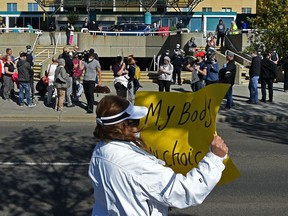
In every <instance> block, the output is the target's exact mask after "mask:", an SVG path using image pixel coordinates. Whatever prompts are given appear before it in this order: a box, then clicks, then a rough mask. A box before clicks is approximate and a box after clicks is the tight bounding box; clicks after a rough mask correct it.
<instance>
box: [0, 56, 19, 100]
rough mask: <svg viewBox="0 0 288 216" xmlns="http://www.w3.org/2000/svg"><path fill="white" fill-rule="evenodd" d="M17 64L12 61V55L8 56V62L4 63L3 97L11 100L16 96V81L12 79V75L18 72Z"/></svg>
mask: <svg viewBox="0 0 288 216" xmlns="http://www.w3.org/2000/svg"><path fill="white" fill-rule="evenodd" d="M15 69H16V65H15V63H14V62H13V61H12V57H11V56H9V55H8V56H6V63H5V64H4V71H5V73H4V75H3V86H4V88H3V99H4V100H9V99H10V98H11V99H12V98H13V97H14V83H13V80H12V75H13V74H14V73H16V71H15Z"/></svg>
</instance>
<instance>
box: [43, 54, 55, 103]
mask: <svg viewBox="0 0 288 216" xmlns="http://www.w3.org/2000/svg"><path fill="white" fill-rule="evenodd" d="M57 66H58V59H57V58H56V57H53V58H52V63H51V64H49V65H48V69H47V76H48V96H47V101H46V102H47V105H48V106H49V105H50V104H51V98H52V94H53V90H54V78H55V71H56V68H57Z"/></svg>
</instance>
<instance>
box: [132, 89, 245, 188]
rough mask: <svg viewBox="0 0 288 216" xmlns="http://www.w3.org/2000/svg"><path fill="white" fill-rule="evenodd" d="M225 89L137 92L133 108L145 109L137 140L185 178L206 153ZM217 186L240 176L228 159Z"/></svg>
mask: <svg viewBox="0 0 288 216" xmlns="http://www.w3.org/2000/svg"><path fill="white" fill-rule="evenodd" d="M228 88H229V85H227V84H213V85H209V86H207V87H205V88H203V89H201V90H200V91H197V92H169V93H166V92H144V91H143V92H141V91H139V92H137V95H136V99H135V105H141V106H146V107H148V109H149V111H148V115H147V117H146V118H144V119H142V120H141V127H142V126H143V129H142V130H141V138H142V140H143V141H144V142H145V143H146V145H147V146H148V148H149V150H150V152H151V153H152V154H153V155H155V156H156V157H157V158H160V159H162V160H164V161H165V162H166V165H167V166H169V167H171V168H172V169H173V170H174V171H175V172H177V173H182V174H186V173H187V172H188V171H189V170H191V169H192V168H193V167H196V166H197V164H198V163H199V161H200V160H201V159H202V158H203V157H204V156H205V155H206V154H207V152H208V151H209V146H210V143H211V141H212V139H213V136H214V134H215V131H216V116H217V113H218V110H219V107H220V104H221V101H222V99H223V98H224V96H225V94H226V92H227V90H228ZM225 165H226V168H225V170H224V172H223V175H222V178H221V180H220V182H219V183H220V184H221V183H227V182H229V181H232V180H233V179H235V178H238V177H239V176H240V173H239V171H238V170H237V168H236V167H235V165H234V164H233V162H232V160H231V159H230V158H229V159H227V160H226V161H225Z"/></svg>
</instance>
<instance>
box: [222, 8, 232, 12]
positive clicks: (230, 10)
mask: <svg viewBox="0 0 288 216" xmlns="http://www.w3.org/2000/svg"><path fill="white" fill-rule="evenodd" d="M222 12H232V8H222Z"/></svg>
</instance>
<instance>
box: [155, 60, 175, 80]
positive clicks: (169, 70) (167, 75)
mask: <svg viewBox="0 0 288 216" xmlns="http://www.w3.org/2000/svg"><path fill="white" fill-rule="evenodd" d="M160 67H163V73H160V74H159V75H158V80H164V81H172V75H173V70H174V66H173V65H172V64H171V63H169V64H163V65H162V66H160Z"/></svg>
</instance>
